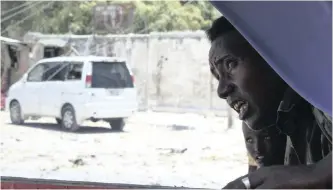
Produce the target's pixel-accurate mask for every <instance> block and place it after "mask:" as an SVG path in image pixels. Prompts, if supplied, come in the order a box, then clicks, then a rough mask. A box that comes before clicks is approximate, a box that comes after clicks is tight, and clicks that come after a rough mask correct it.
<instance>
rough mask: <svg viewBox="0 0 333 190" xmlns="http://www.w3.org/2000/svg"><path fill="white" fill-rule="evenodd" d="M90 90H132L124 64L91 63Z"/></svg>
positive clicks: (130, 78) (130, 80)
mask: <svg viewBox="0 0 333 190" xmlns="http://www.w3.org/2000/svg"><path fill="white" fill-rule="evenodd" d="M91 82H92V83H91V87H92V88H133V81H132V77H131V75H130V73H129V71H128V69H127V67H126V64H125V62H104V61H103V62H92V81H91Z"/></svg>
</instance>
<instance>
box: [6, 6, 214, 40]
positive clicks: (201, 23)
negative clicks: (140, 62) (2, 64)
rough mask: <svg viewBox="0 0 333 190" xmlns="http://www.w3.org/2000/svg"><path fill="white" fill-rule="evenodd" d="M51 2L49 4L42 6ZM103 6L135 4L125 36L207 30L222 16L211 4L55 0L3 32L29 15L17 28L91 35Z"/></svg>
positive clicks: (11, 23) (8, 24)
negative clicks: (95, 12) (97, 11)
mask: <svg viewBox="0 0 333 190" xmlns="http://www.w3.org/2000/svg"><path fill="white" fill-rule="evenodd" d="M22 3H26V2H25V1H20V2H19V1H8V2H7V1H5V3H4V4H6V5H5V6H3V1H2V2H1V4H2V7H5V8H6V9H8V7H9V8H10V7H14V6H18V5H20V4H22ZM28 3H29V2H28ZM30 3H32V2H30ZM47 3H49V2H42V3H41V4H43V5H45V4H47ZM102 3H132V4H133V5H134V7H135V14H134V18H133V23H132V24H131V26H130V27H128V28H127V29H125V30H124V31H123V32H125V33H129V32H132V33H148V32H152V31H172V30H200V29H207V27H208V26H209V25H210V24H211V23H212V21H213V20H214V19H215V18H217V17H218V16H219V15H220V14H219V12H218V11H217V10H215V8H214V7H213V6H212V5H211V4H210V3H209V2H207V1H191V2H182V1H166V0H164V1H139V0H137V1H131V2H130V1H101V0H90V1H67V2H66V1H52V2H51V4H50V5H49V7H46V8H43V7H42V5H41V4H39V5H34V6H32V8H31V9H30V10H27V11H26V12H23V13H22V14H20V15H16V16H15V17H13V19H11V20H10V21H7V22H6V23H1V29H2V30H4V29H6V28H7V27H9V26H11V25H13V23H15V22H17V21H19V20H21V19H23V18H25V17H26V16H27V15H32V16H31V18H30V19H27V21H26V22H23V24H20V25H18V26H16V27H20V28H21V30H23V31H36V32H42V33H56V34H64V33H69V32H70V33H73V34H91V33H92V32H93V31H94V30H93V25H92V18H93V8H94V6H95V5H97V4H102ZM3 11H5V10H2V12H3ZM9 14H10V13H9ZM4 16H6V15H2V18H3V17H4ZM7 16H8V15H7ZM24 23H25V24H24Z"/></svg>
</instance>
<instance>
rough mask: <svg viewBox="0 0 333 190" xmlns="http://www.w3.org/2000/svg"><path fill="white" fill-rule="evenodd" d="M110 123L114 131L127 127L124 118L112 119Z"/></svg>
mask: <svg viewBox="0 0 333 190" xmlns="http://www.w3.org/2000/svg"><path fill="white" fill-rule="evenodd" d="M109 124H110V126H111V130H112V131H123V130H124V127H125V121H124V119H123V118H118V119H110V120H109Z"/></svg>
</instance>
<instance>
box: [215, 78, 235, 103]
mask: <svg viewBox="0 0 333 190" xmlns="http://www.w3.org/2000/svg"><path fill="white" fill-rule="evenodd" d="M232 91H233V85H232V84H231V83H230V82H228V81H224V80H220V81H219V86H218V87H217V94H218V96H219V97H220V98H222V99H226V98H227V97H228V96H229V94H230V93H231V92H232Z"/></svg>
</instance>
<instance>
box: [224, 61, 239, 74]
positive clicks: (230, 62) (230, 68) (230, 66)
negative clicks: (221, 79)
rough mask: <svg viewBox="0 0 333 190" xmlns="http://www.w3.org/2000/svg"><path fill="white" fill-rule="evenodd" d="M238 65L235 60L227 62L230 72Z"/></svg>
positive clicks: (226, 65)
mask: <svg viewBox="0 0 333 190" xmlns="http://www.w3.org/2000/svg"><path fill="white" fill-rule="evenodd" d="M236 66H237V62H236V61H235V60H227V61H226V62H225V67H226V69H227V71H228V72H231V71H232V69H234V68H235V67H236Z"/></svg>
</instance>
